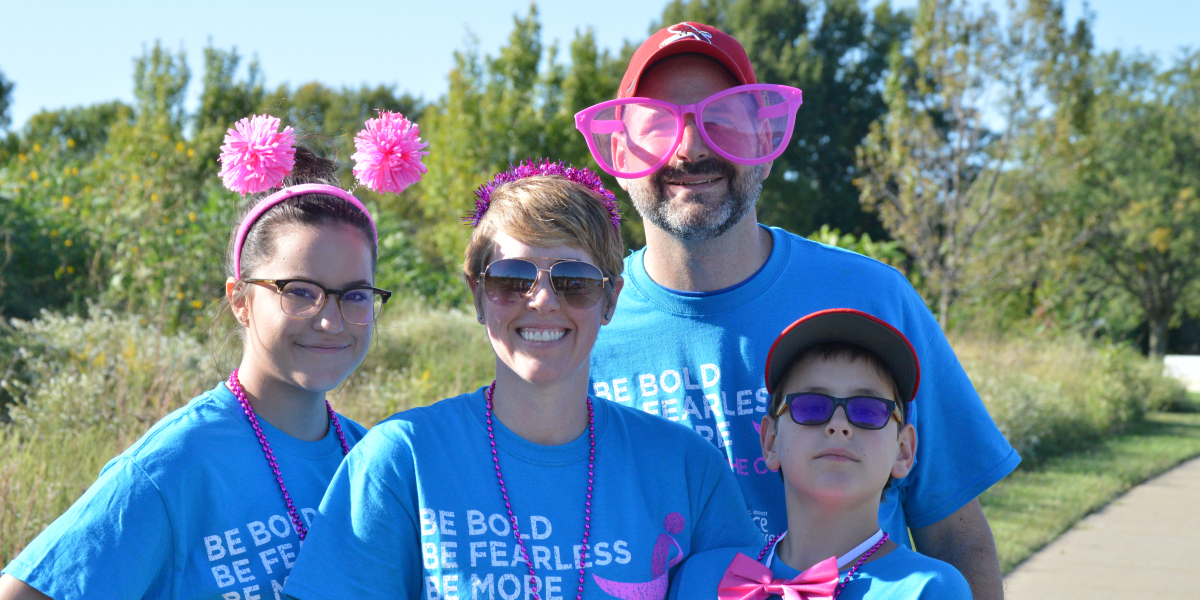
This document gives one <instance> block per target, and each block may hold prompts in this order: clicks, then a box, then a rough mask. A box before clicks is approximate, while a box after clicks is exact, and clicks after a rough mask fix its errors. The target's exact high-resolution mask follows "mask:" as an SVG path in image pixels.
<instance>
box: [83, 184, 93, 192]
mask: <svg viewBox="0 0 1200 600" xmlns="http://www.w3.org/2000/svg"><path fill="white" fill-rule="evenodd" d="M83 193H85V194H90V193H92V186H90V185H87V186H84V187H83Z"/></svg>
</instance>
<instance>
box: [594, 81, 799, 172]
mask: <svg viewBox="0 0 1200 600" xmlns="http://www.w3.org/2000/svg"><path fill="white" fill-rule="evenodd" d="M803 102H804V101H803V99H802V94H801V92H800V90H798V89H796V88H794V87H788V86H786V85H773V84H766V83H755V84H750V85H739V86H736V87H731V88H729V89H727V90H723V91H720V92H717V93H716V94H713V95H711V96H709V97H707V98H705V99H703V100H701V101H699V102H697V103H695V104H684V105H680V104H673V103H671V102H665V101H662V100H654V99H651V98H621V99H618V100H609V101H607V102H601V103H600V104H597V105H595V106H593V107H591V108H586V109H584V110H582V111H580V112H579V113H577V114H576V115H575V128H576V129H578V130H579V131H580V133H582V134H583V137H584V138H586V139H587V144H588V148H589V149H590V150H591V151H592V156H593V157H595V159H596V162H597V163H598V164H599V165H600V168H602V169H604V170H605V171H607V172H608V173H609V174H610V175H613V176H615V177H622V178H636V177H642V176H644V175H649V174H650V173H653V172H654V171H657V170H658V169H659V168H660V167H662V166H663V165H665V164H667V162H668V161H669V160H670V158H671V156H672V155H674V154H675V150H676V149H677V148H679V143H680V141H682V140H683V131H684V116H685V115H689V114H690V115H693V116H694V117H695V119H696V129H697V130H698V132H699V133H700V137H701V138H703V139H704V142H705V143H706V144H708V147H709V148H712V149H713V151H714V152H716V153H717V154H718V155H720V156H722V157H723V158H725V159H726V160H730V161H733V162H735V163H738V164H742V165H758V164H762V163H765V162H767V161H770V160H774V159H775V158H776V157H778V156H779V155H780V154H783V151H784V150H785V149H786V148H787V144H788V140H790V139H791V137H792V127H793V126H794V125H795V123H796V111H797V110H799V109H800V105H801V104H803Z"/></svg>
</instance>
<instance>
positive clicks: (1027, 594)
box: [1004, 458, 1200, 600]
mask: <svg viewBox="0 0 1200 600" xmlns="http://www.w3.org/2000/svg"><path fill="white" fill-rule="evenodd" d="M1004 586H1005V588H1006V594H1005V598H1007V599H1008V600H1042V599H1051V598H1053V599H1054V600H1061V599H1064V598H1087V599H1088V600H1106V599H1108V598H1113V599H1116V598H1120V599H1122V600H1126V599H1128V598H1163V599H1169V598H1189V599H1195V598H1200V458H1195V459H1192V460H1190V461H1188V462H1186V463H1183V464H1182V465H1180V466H1178V467H1175V468H1174V469H1172V470H1170V471H1167V472H1166V473H1163V474H1162V475H1159V476H1158V477H1156V478H1154V479H1151V480H1150V481H1147V482H1146V483H1143V484H1141V485H1139V486H1137V487H1135V488H1133V489H1132V490H1130V491H1129V492H1127V493H1126V494H1125V495H1123V496H1121V497H1119V498H1117V499H1116V500H1114V501H1113V502H1112V503H1111V504H1109V505H1108V506H1106V507H1104V508H1103V509H1102V510H1100V511H1099V512H1096V513H1093V514H1092V515H1090V516H1088V517H1087V518H1085V519H1083V520H1082V521H1080V522H1079V523H1077V524H1076V525H1075V526H1074V527H1072V528H1071V529H1070V530H1069V531H1067V532H1066V533H1064V534H1063V535H1062V536H1060V537H1059V538H1058V539H1057V540H1054V541H1053V542H1051V543H1050V545H1048V546H1046V547H1045V548H1043V549H1042V550H1041V551H1040V552H1038V553H1037V554H1034V555H1033V556H1032V557H1030V558H1029V560H1027V561H1025V562H1024V563H1022V564H1021V566H1020V567H1017V568H1016V569H1015V570H1014V571H1013V572H1012V573H1010V574H1009V576H1008V577H1006V578H1005V579H1004Z"/></svg>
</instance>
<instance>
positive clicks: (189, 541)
mask: <svg viewBox="0 0 1200 600" xmlns="http://www.w3.org/2000/svg"><path fill="white" fill-rule="evenodd" d="M339 420H340V421H341V425H342V431H343V432H344V434H345V436H346V443H347V444H349V445H351V446H353V445H354V444H355V443H356V442H357V441H358V440H359V439H361V438H362V437H363V435H364V434H365V433H366V430H365V429H363V427H362V426H360V425H358V424H357V423H355V422H353V421H351V420H350V419H347V418H345V417H342V416H340V415H339ZM259 423H260V424H261V425H262V430H263V433H264V434H266V437H267V441H268V442H270V444H271V449H272V450H273V451H274V453H275V459H276V461H277V462H278V464H279V470H280V472H282V474H283V481H284V484H286V485H287V489H288V493H289V494H290V495H291V497H292V502H293V503H294V504H295V506H296V510H297V512H298V513H299V514H300V515H301V518H302V519H303V520H304V522H305V525H306V526H307V525H309V524H310V523H311V522H312V520H313V517H314V516H315V515H316V513H317V511H316V509H315V507H316V506H318V504H319V503H320V500H321V497H322V496H324V494H325V487H326V485H327V484H328V483H329V480H330V479H332V478H333V474H334V473H335V472H336V470H337V467H338V465H339V464H340V463H341V462H342V458H343V456H342V446H341V442H340V441H339V440H338V437H337V432H336V431H335V429H334V428H333V427H330V428H329V433H328V434H327V435H326V436H325V437H324V438H323V439H321V440H318V441H315V442H305V441H301V440H298V439H296V438H294V437H292V436H290V435H288V434H286V433H284V432H282V431H280V430H278V429H276V428H275V427H272V426H271V424H270V423H267V422H266V421H265V420H262V419H259ZM299 552H300V537H299V535H298V534H297V532H296V529H295V526H294V525H293V524H292V520H291V517H290V516H289V515H288V510H287V505H286V504H285V503H284V499H283V494H282V493H281V492H280V490H279V483H278V482H277V481H276V480H275V475H274V474H273V473H272V472H271V467H270V466H269V465H268V464H267V461H266V458H264V456H263V451H262V447H261V446H260V445H259V443H258V438H257V437H256V436H255V434H254V430H253V429H252V428H251V427H250V423H249V421H248V420H247V418H246V415H245V413H243V412H242V408H241V405H240V404H239V403H238V401H237V399H236V398H235V397H234V395H233V393H232V392H230V391H229V389H228V388H226V387H225V384H224V383H221V384H218V385H217V387H215V388H213V389H211V390H209V391H208V392H205V393H203V394H201V395H200V396H197V397H196V398H193V399H192V400H191V401H190V402H189V403H188V404H187V405H186V406H184V407H182V408H180V409H178V410H176V411H174V412H172V413H171V414H169V415H167V416H166V417H164V418H163V419H162V420H161V421H159V422H158V423H156V424H155V425H154V426H153V427H151V428H150V430H149V431H148V432H146V434H145V435H143V436H142V438H141V439H140V440H138V441H137V442H136V443H134V444H133V445H132V446H130V447H129V449H127V450H126V451H125V452H123V453H121V454H120V455H119V456H117V457H116V458H114V459H112V460H111V461H109V462H108V464H107V465H105V466H104V469H103V470H102V471H101V472H100V477H99V478H98V479H97V480H96V482H95V483H93V484H92V486H91V487H89V488H88V489H87V491H86V492H84V493H83V496H81V497H80V498H79V500H77V501H76V502H75V504H73V505H72V506H71V507H70V508H69V509H67V511H66V512H65V513H63V514H62V515H61V516H60V517H59V518H58V519H56V520H55V521H54V522H53V523H51V524H50V525H49V526H48V527H47V528H46V529H45V530H44V531H42V533H41V534H40V535H38V536H37V538H35V539H34V540H33V541H32V542H31V543H30V544H29V546H27V547H26V548H25V549H24V550H23V551H22V552H21V553H20V554H19V555H17V557H16V559H14V560H13V561H12V562H11V563H9V564H8V566H7V567H5V568H4V573H5V574H8V575H12V576H13V577H15V578H17V579H19V580H21V581H23V582H25V583H26V584H28V585H31V586H33V587H34V588H36V589H37V590H38V591H40V592H42V593H43V594H46V595H47V596H50V597H51V598H54V599H55V600H70V599H74V598H88V599H94V598H113V599H115V598H173V599H182V598H214V599H215V598H223V599H227V600H233V599H234V598H238V599H241V600H250V599H254V598H261V599H262V600H273V599H276V598H279V597H281V596H280V592H281V591H282V589H283V582H284V580H285V579H286V577H287V574H288V571H290V570H291V567H292V565H293V564H294V563H295V560H296V556H297V555H298V554H299Z"/></svg>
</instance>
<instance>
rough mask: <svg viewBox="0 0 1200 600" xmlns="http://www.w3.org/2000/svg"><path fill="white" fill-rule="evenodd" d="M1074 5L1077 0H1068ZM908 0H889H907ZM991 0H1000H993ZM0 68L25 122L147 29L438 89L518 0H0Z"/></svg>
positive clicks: (122, 84)
mask: <svg viewBox="0 0 1200 600" xmlns="http://www.w3.org/2000/svg"><path fill="white" fill-rule="evenodd" d="M1067 1H1068V4H1067V6H1068V11H1069V13H1068V14H1069V16H1072V17H1075V16H1078V15H1079V14H1080V12H1081V10H1082V6H1083V0H1067ZM916 2H917V0H894V3H895V4H896V5H898V6H915V5H916ZM665 4H666V1H665V0H608V1H606V2H580V1H579V0H573V1H571V0H541V1H540V2H538V9H539V12H540V14H541V22H542V26H543V40H544V41H545V42H546V43H547V44H549V43H550V42H551V41H553V40H556V39H557V40H560V41H562V42H563V45H564V46H565V44H566V43H567V42H569V40H570V39H571V37H573V35H574V32H575V30H576V29H577V28H586V27H588V26H591V27H592V28H593V29H594V30H595V32H596V36H597V40H598V41H599V43H600V45H601V46H602V47H605V48H610V49H616V48H619V47H620V46H621V44H622V42H623V41H624V40H626V39H630V40H641V39H642V38H643V37H645V35H646V34H647V33H648V28H649V25H650V22H651V21H653V20H654V19H656V18H657V17H658V16H659V15H660V14H661V12H662V8H663V6H664V5H665ZM993 4H997V2H995V1H993ZM0 5H3V6H2V9H0V71H3V73H4V74H5V77H7V78H8V79H9V80H10V81H14V82H16V84H17V88H16V91H15V92H14V97H13V106H12V108H11V116H12V118H13V127H14V128H17V127H20V126H22V125H24V123H25V121H26V120H27V119H28V118H29V116H30V115H32V114H34V113H36V112H37V111H39V110H42V109H53V108H61V107H64V106H75V105H81V104H92V103H95V102H101V101H105V100H111V99H114V98H119V99H122V100H125V101H127V102H128V101H132V82H131V77H132V73H133V58H134V57H135V56H138V55H140V54H141V53H142V49H143V48H144V47H146V46H147V45H150V44H153V43H154V41H155V40H156V39H157V40H161V41H162V42H163V44H164V45H166V46H167V47H168V48H171V49H183V50H185V51H186V52H187V54H188V59H189V63H190V65H191V67H192V77H193V85H192V90H191V92H192V95H193V97H194V96H195V95H197V94H198V93H199V84H198V81H199V79H200V77H201V75H202V72H201V55H202V51H203V49H204V47H205V46H206V45H207V43H208V40H209V39H211V40H212V43H213V45H215V46H217V47H219V48H229V47H232V46H236V47H237V48H238V50H239V51H240V52H241V53H242V54H243V55H245V56H251V55H257V56H258V59H259V61H260V63H261V65H262V68H263V72H264V73H265V75H266V79H267V84H268V86H269V87H274V86H277V85H279V84H280V83H284V82H288V83H291V84H297V83H303V82H307V81H313V80H315V81H320V82H322V83H324V84H326V85H331V86H342V85H350V86H357V85H359V84H364V83H365V84H370V85H375V84H380V83H384V84H394V85H396V87H397V89H398V90H401V91H409V92H413V93H416V94H421V95H424V96H425V97H426V98H427V99H433V98H436V97H437V96H438V95H440V94H442V93H443V92H444V91H445V89H446V85H447V83H446V74H447V73H448V72H449V70H450V67H451V65H452V61H453V58H452V53H453V52H454V50H456V49H462V48H465V47H466V45H467V40H468V36H469V35H474V36H475V37H476V38H477V39H478V40H479V44H480V48H481V49H482V50H483V51H485V52H494V51H495V50H496V49H497V48H499V47H500V46H501V45H502V44H503V43H504V41H505V40H506V38H507V37H508V34H509V32H510V31H511V30H512V15H513V14H514V13H515V12H520V13H521V14H524V13H526V12H527V11H528V10H529V3H528V2H527V1H525V0H422V1H413V0H392V1H391V2H366V1H361V0H344V1H343V2H340V3H337V4H336V6H337V8H336V9H334V8H333V7H334V6H335V3H332V2H314V1H311V0H291V1H288V2H283V1H281V0H272V1H269V2H253V1H248V0H242V1H240V2H233V1H230V0H209V1H207V2H203V3H186V4H185V3H179V2H166V1H163V0H157V1H148V0H107V1H104V2H96V1H94V0H93V1H90V2H81V1H76V0H70V1H64V2H55V3H50V2H20V1H18V0H2V1H0ZM1090 5H1091V8H1092V10H1093V11H1094V12H1095V13H1096V15H1097V18H1096V39H1097V45H1098V46H1099V47H1100V48H1102V49H1110V48H1121V49H1124V50H1130V49H1133V48H1135V47H1136V48H1141V49H1142V50H1144V51H1147V52H1155V53H1157V54H1159V55H1160V56H1164V57H1165V56H1170V55H1174V54H1175V53H1176V52H1177V51H1178V48H1180V47H1181V46H1192V47H1196V46H1200V27H1198V24H1200V0H1141V1H1140V2H1132V1H1129V0H1091V2H1090Z"/></svg>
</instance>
